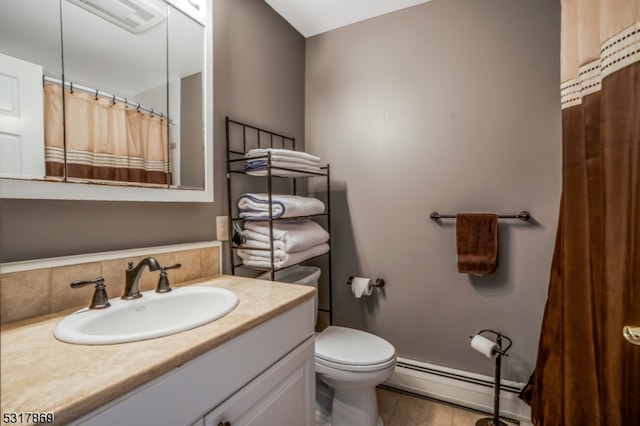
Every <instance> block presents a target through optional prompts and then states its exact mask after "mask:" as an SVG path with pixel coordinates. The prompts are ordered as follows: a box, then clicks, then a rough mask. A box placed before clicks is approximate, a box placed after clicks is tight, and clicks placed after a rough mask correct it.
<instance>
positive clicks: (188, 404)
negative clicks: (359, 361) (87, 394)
mask: <svg viewBox="0 0 640 426" xmlns="http://www.w3.org/2000/svg"><path fill="white" fill-rule="evenodd" d="M312 313H313V299H308V300H306V301H304V302H303V303H301V304H299V305H297V306H295V307H293V308H292V309H290V310H287V311H285V312H283V313H280V314H279V315H277V316H275V317H273V318H271V319H270V320H268V321H266V322H265V323H263V324H261V325H258V326H256V327H254V328H251V329H250V330H248V331H246V332H244V333H242V334H239V335H238V336H236V337H234V338H233V339H231V340H229V341H227V342H226V343H223V344H221V345H220V346H218V347H216V348H214V349H212V350H211V351H209V352H207V353H205V354H204V355H201V356H199V357H197V358H195V359H193V360H191V361H189V362H187V363H185V364H184V365H182V366H181V367H179V368H177V369H175V370H173V371H171V372H169V373H167V374H165V375H163V376H161V377H159V378H157V379H155V380H152V381H151V382H149V383H147V384H146V385H143V386H140V387H139V388H137V389H135V390H134V391H132V392H129V393H128V394H126V395H124V396H122V397H121V398H118V399H116V400H115V401H112V402H111V403H108V404H105V405H104V406H103V407H101V408H99V409H97V410H95V411H93V412H92V413H89V414H88V415H86V416H84V417H82V418H81V419H78V420H77V421H75V422H72V423H71V424H74V425H80V424H82V425H91V426H93V425H98V426H100V425H105V426H113V425H116V424H121V425H125V424H135V425H154V426H161V425H166V426H180V425H185V426H190V425H198V426H202V425H203V424H204V425H207V426H219V425H220V424H222V425H224V426H227V425H230V426H240V425H260V426H270V425H273V426H287V425H290V426H312V425H315V397H314V394H315V374H314V343H313V315H312Z"/></svg>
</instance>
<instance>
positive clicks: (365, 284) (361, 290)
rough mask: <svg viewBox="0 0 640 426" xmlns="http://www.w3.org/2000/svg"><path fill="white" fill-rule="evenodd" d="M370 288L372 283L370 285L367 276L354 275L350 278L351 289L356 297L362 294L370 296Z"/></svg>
mask: <svg viewBox="0 0 640 426" xmlns="http://www.w3.org/2000/svg"><path fill="white" fill-rule="evenodd" d="M372 288H373V285H371V280H370V279H369V278H362V277H354V278H353V280H351V291H352V292H353V294H354V295H355V296H356V298H358V299H359V298H361V297H362V296H370V295H371V291H372Z"/></svg>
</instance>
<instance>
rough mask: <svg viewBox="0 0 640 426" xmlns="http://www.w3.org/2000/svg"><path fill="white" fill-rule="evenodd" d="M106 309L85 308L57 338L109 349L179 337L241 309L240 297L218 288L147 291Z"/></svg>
mask: <svg viewBox="0 0 640 426" xmlns="http://www.w3.org/2000/svg"><path fill="white" fill-rule="evenodd" d="M110 302H111V306H110V307H109V308H105V309H89V308H84V309H81V310H79V311H76V312H74V313H73V314H71V315H69V316H67V317H65V318H63V319H62V320H61V321H60V322H59V323H58V325H57V326H56V328H55V330H54V332H53V335H54V336H55V337H56V338H57V339H58V340H62V341H63V342H68V343H76V344H81V345H108V344H112V343H126V342H136V341H139V340H146V339H153V338H156V337H163V336H168V335H170V334H175V333H179V332H181V331H185V330H189V329H192V328H195V327H199V326H201V325H204V324H207V323H210V322H212V321H215V320H217V319H219V318H222V317H223V316H225V315H227V314H228V313H229V312H231V311H233V310H234V309H235V307H236V306H238V296H236V295H235V294H234V293H233V292H231V291H229V290H226V289H223V288H218V287H201V286H190V287H178V288H174V289H173V291H171V292H170V293H156V292H155V291H145V292H143V293H142V297H141V298H139V299H134V300H123V299H120V298H113V299H111V300H110Z"/></svg>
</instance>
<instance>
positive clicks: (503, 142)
mask: <svg viewBox="0 0 640 426" xmlns="http://www.w3.org/2000/svg"><path fill="white" fill-rule="evenodd" d="M559 30H560V4H559V2H558V1H557V0H543V1H524V0H518V1H513V0H484V1H477V0H434V1H432V2H429V3H426V4H423V5H419V6H415V7H413V8H410V9H406V10H404V11H400V12H396V13H392V14H389V15H385V16H382V17H379V18H375V19H371V20H368V21H364V22H361V23H358V24H354V25H351V26H348V27H344V28H341V29H338V30H335V31H331V32H329V33H325V34H321V35H318V36H316V37H313V38H310V39H307V44H306V104H305V105H306V129H305V141H306V148H307V151H309V152H311V153H314V154H317V155H319V156H321V157H322V159H323V160H325V161H327V162H329V163H330V164H331V175H332V186H333V189H332V194H331V196H332V200H331V201H332V244H333V250H334V251H333V265H334V269H333V271H334V273H333V294H334V322H335V323H336V324H337V325H346V326H353V327H357V328H361V329H365V330H368V331H372V332H374V333H377V334H379V335H380V336H382V337H384V338H386V339H388V340H389V341H390V342H391V343H393V344H394V345H395V347H396V348H397V350H398V354H399V355H400V356H403V357H407V358H411V359H416V360H419V361H423V362H429V363H435V364H438V365H444V366H447V367H451V368H459V369H462V370H466V371H472V372H477V373H481V374H487V375H490V376H492V375H493V362H491V361H490V360H488V359H487V358H485V357H483V356H482V355H480V354H478V353H476V352H474V351H473V350H472V349H471V348H470V345H469V337H468V336H469V335H472V334H475V333H476V332H477V331H479V330H480V329H483V328H491V329H494V330H498V331H501V332H503V333H505V334H506V335H508V336H510V337H511V338H512V339H513V342H514V344H513V348H512V349H511V351H510V355H511V356H510V357H509V358H507V359H505V361H504V363H503V377H505V378H507V379H511V380H516V381H523V382H524V381H526V380H527V379H528V377H529V374H530V372H531V370H532V368H533V365H534V363H535V355H536V350H537V339H538V333H539V329H540V322H541V318H542V312H543V309H544V303H545V300H546V293H547V283H548V276H549V268H550V260H551V255H552V251H553V244H554V238H555V229H556V221H557V216H558V207H559V198H560V186H561V132H560V99H559V83H560V82H559V57H560V53H559ZM523 209H526V210H529V211H530V212H531V213H532V214H533V217H534V219H535V220H534V221H532V223H528V224H527V223H524V222H520V221H518V220H515V221H514V220H502V221H501V222H500V225H499V234H500V237H499V243H500V252H499V256H500V259H499V263H500V265H499V269H498V271H497V272H496V273H495V274H493V275H489V276H485V277H470V276H467V275H463V274H459V273H458V272H457V269H456V255H455V250H456V248H455V221H453V220H443V221H442V224H440V225H439V224H437V223H434V222H433V221H431V220H430V219H429V213H430V212H431V211H434V210H437V211H440V212H441V213H455V212H473V211H476V212H477V211H480V212H496V213H517V212H519V211H520V210H523ZM350 275H357V276H368V277H371V278H378V277H381V278H384V279H385V280H386V282H387V286H386V287H385V289H384V291H380V292H377V294H376V295H375V296H372V297H369V298H366V299H362V300H356V299H355V298H354V297H353V296H352V295H351V294H350V292H349V287H348V286H346V285H345V282H346V280H347V278H348V277H349V276H350Z"/></svg>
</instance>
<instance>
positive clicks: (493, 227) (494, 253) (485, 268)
mask: <svg viewBox="0 0 640 426" xmlns="http://www.w3.org/2000/svg"><path fill="white" fill-rule="evenodd" d="M456 245H457V251H458V272H460V273H461V274H479V275H484V274H490V273H492V272H494V271H495V270H496V268H497V266H498V216H497V215H495V214H488V213H465V214H458V215H456Z"/></svg>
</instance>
